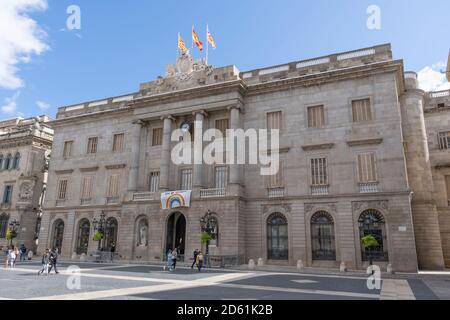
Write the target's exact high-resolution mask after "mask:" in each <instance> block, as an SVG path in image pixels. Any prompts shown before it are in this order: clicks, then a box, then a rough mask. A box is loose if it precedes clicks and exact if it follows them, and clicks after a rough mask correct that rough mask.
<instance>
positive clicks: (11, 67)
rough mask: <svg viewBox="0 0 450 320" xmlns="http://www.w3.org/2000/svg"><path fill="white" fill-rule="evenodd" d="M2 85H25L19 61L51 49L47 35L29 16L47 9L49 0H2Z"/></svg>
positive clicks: (18, 86)
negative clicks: (20, 75)
mask: <svg viewBox="0 0 450 320" xmlns="http://www.w3.org/2000/svg"><path fill="white" fill-rule="evenodd" d="M0 2H1V10H0V48H1V50H0V88H5V89H11V90H15V89H17V88H20V87H22V86H23V85H24V82H23V80H22V79H21V78H20V77H19V76H18V74H17V73H18V71H19V67H18V65H19V64H20V63H28V62H30V60H31V56H32V55H40V54H42V53H43V52H44V51H46V50H48V49H49V47H48V45H47V44H46V43H45V42H44V39H45V37H46V36H47V34H46V33H45V32H44V31H43V30H42V28H41V27H40V26H39V25H38V24H37V22H36V21H35V20H33V19H31V18H30V17H29V16H28V14H27V13H28V12H33V11H40V10H46V9H47V7H48V4H47V0H0Z"/></svg>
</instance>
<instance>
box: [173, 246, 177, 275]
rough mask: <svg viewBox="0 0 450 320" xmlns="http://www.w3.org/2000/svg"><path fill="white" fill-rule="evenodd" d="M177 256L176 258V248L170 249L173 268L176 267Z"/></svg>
mask: <svg viewBox="0 0 450 320" xmlns="http://www.w3.org/2000/svg"><path fill="white" fill-rule="evenodd" d="M177 258H178V249H177V248H174V249H173V251H172V260H173V262H172V269H173V270H175V268H176V267H177Z"/></svg>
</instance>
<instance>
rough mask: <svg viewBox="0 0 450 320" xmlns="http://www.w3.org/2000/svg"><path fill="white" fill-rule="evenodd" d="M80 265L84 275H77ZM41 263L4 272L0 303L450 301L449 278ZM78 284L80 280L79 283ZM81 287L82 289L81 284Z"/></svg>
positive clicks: (2, 273) (444, 275) (31, 263)
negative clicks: (43, 268) (373, 279)
mask: <svg viewBox="0 0 450 320" xmlns="http://www.w3.org/2000/svg"><path fill="white" fill-rule="evenodd" d="M74 265H76V266H77V268H79V269H77V270H79V271H78V273H73V272H71V269H70V268H69V267H70V266H74ZM39 269H40V264H39V263H38V262H37V261H34V262H26V263H22V264H20V263H19V264H18V265H17V266H16V269H14V270H10V269H9V270H5V269H0V299H29V300H35V299H38V300H39V299H45V300H49V299H50V300H104V299H107V300H109V299H112V300H116V299H120V300H128V299H136V300H137V299H165V300H221V299H227V300H235V299H238V300H267V299H269V300H277V299H283V300H322V299H323V300H341V299H351V300H359V299H364V300H367V299H368V300H379V299H388V300H392V299H401V300H411V299H448V298H449V297H450V275H449V274H423V275H422V274H419V275H416V274H401V275H389V277H385V276H384V275H383V276H382V281H381V283H380V287H379V288H375V289H373V290H371V289H369V288H368V286H367V275H365V274H363V273H356V272H355V273H351V274H337V273H333V272H326V271H325V270H320V272H317V273H313V272H312V271H311V270H308V271H307V272H303V271H302V272H301V273H300V272H273V271H261V270H251V271H249V270H221V269H207V270H204V272H201V273H199V272H197V271H196V270H195V269H194V270H192V269H190V268H186V267H179V268H177V270H176V271H175V272H174V273H169V272H167V271H164V270H163V267H162V266H161V265H144V264H139V265H134V264H96V263H80V262H76V264H75V262H62V263H60V264H59V270H60V274H59V275H55V274H51V275H49V276H38V275H37V271H38V270H39ZM77 281H78V282H77ZM77 283H79V284H80V285H79V287H77V286H75V284H77Z"/></svg>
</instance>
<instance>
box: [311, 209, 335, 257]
mask: <svg viewBox="0 0 450 320" xmlns="http://www.w3.org/2000/svg"><path fill="white" fill-rule="evenodd" d="M311 247H312V259H313V260H336V249H335V244H334V221H333V217H332V216H331V215H330V214H329V213H328V212H326V211H318V212H316V213H315V214H314V215H313V216H312V217H311Z"/></svg>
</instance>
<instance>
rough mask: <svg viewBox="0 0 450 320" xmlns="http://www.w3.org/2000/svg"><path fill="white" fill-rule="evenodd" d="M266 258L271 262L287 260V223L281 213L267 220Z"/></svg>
mask: <svg viewBox="0 0 450 320" xmlns="http://www.w3.org/2000/svg"><path fill="white" fill-rule="evenodd" d="M267 257H268V259H272V260H288V258H289V242H288V223H287V220H286V217H285V216H284V215H282V214H281V213H274V214H272V215H271V216H270V217H269V218H268V219H267Z"/></svg>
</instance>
